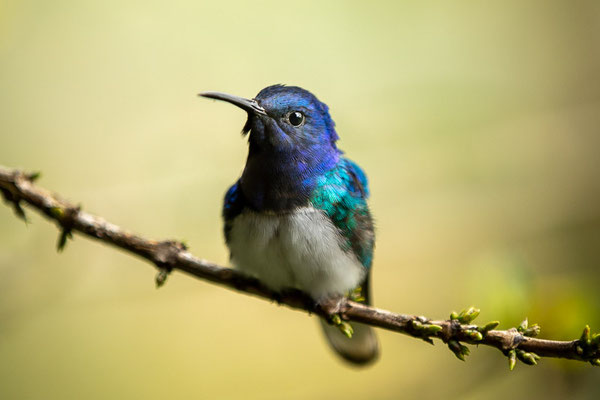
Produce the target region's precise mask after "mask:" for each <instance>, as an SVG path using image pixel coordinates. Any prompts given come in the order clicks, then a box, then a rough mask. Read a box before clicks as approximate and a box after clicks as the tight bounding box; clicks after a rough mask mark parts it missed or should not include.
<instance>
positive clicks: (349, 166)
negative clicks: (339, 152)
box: [310, 158, 375, 268]
mask: <svg viewBox="0 0 600 400" xmlns="http://www.w3.org/2000/svg"><path fill="white" fill-rule="evenodd" d="M317 182H318V183H317V186H316V188H315V190H314V191H313V193H312V196H311V198H310V202H311V204H312V205H313V207H315V208H317V209H320V210H323V211H325V214H326V215H327V216H328V217H329V218H330V219H331V221H332V222H333V224H334V225H335V226H336V227H337V228H338V229H339V230H340V232H341V233H342V235H343V236H344V238H345V239H346V242H345V246H346V248H347V249H348V250H351V251H353V252H354V254H355V255H356V257H357V258H358V259H359V260H360V262H361V263H362V265H363V266H364V267H365V268H370V267H371V262H372V260H373V246H374V244H375V243H374V242H375V237H374V233H373V222H372V218H371V213H370V212H369V207H368V206H367V198H368V197H369V187H368V183H367V177H366V175H365V174H364V172H363V171H362V169H361V168H360V167H359V166H358V165H357V164H355V163H354V162H352V161H350V160H348V159H346V158H341V159H340V161H339V162H338V164H337V165H336V167H335V168H333V169H331V170H330V171H328V172H327V173H326V174H324V175H323V176H321V177H319V179H318V181H317Z"/></svg>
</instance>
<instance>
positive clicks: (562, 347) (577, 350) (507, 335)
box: [0, 167, 600, 369]
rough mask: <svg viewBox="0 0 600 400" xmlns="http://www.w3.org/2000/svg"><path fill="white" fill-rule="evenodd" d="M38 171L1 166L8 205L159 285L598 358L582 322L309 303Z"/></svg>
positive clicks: (458, 345) (504, 346)
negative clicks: (546, 335)
mask: <svg viewBox="0 0 600 400" xmlns="http://www.w3.org/2000/svg"><path fill="white" fill-rule="evenodd" d="M38 176H39V174H27V173H24V172H22V171H19V170H12V169H7V168H4V167H0V192H1V193H2V196H3V197H4V200H5V201H6V202H7V203H8V204H10V205H12V206H13V208H14V210H15V212H16V214H17V216H18V217H20V218H22V219H26V216H25V212H24V210H23V208H22V207H21V204H22V203H27V204H28V205H29V206H31V207H33V208H35V209H36V210H38V211H39V212H41V213H42V214H44V215H45V216H46V217H47V218H49V219H51V220H53V221H55V222H56V224H57V225H58V228H59V230H60V236H59V241H58V248H59V250H61V249H63V248H64V246H65V244H66V242H67V240H68V239H69V238H70V237H71V235H72V232H79V233H81V234H83V235H87V236H89V237H93V238H95V239H98V240H100V241H102V242H104V243H109V244H112V245H113V246H116V247H119V248H121V249H123V250H125V251H127V252H129V253H133V254H136V255H138V256H140V257H142V258H144V259H146V260H147V261H149V262H151V263H152V264H154V265H155V266H156V267H157V268H158V271H159V272H158V275H157V278H156V283H157V285H158V286H160V285H162V284H163V283H164V281H165V279H166V277H167V275H168V273H169V272H171V271H172V270H174V269H178V270H180V271H183V272H186V273H187V274H189V275H193V276H195V277H197V278H200V279H204V280H208V281H211V282H213V283H216V284H219V285H221V286H225V287H227V288H229V289H233V290H237V291H240V292H245V293H248V294H252V295H255V296H258V297H262V298H264V299H267V300H273V301H276V302H278V303H280V304H285V305H287V306H289V307H291V308H295V309H298V310H304V311H307V312H309V313H315V314H317V315H319V316H322V317H325V318H328V317H331V316H332V315H334V314H338V315H339V316H340V317H341V318H342V319H343V320H347V321H356V322H361V323H364V324H369V325H372V326H376V327H379V328H383V329H388V330H391V331H395V332H400V333H404V334H407V335H410V336H413V337H416V338H420V339H423V340H425V341H427V342H429V343H433V340H432V339H441V340H442V341H443V342H444V343H447V344H448V347H449V348H450V350H452V351H453V352H454V354H455V355H456V356H457V357H458V358H460V359H462V360H464V358H465V356H466V355H467V354H468V352H469V349H468V348H467V347H466V346H464V345H463V343H465V344H477V345H486V346H491V347H495V348H497V349H499V350H500V351H501V352H502V353H503V354H504V355H505V356H507V357H508V360H509V366H510V368H511V369H512V368H513V367H514V365H515V363H516V360H517V358H518V359H519V360H521V361H522V362H524V363H526V364H529V365H535V364H536V363H537V360H538V359H539V358H540V357H555V358H568V359H572V360H579V361H587V362H590V363H591V364H592V365H596V366H599V365H600V334H594V335H591V334H590V329H589V327H587V326H586V327H585V329H584V331H583V334H582V335H581V337H580V338H579V339H576V340H572V341H556V340H545V339H537V338H534V337H533V336H536V335H537V334H538V333H539V327H538V326H537V325H533V326H531V327H530V326H528V323H527V320H525V321H523V323H522V324H521V326H519V327H518V328H511V329H508V330H495V329H494V328H495V327H496V326H497V325H498V322H496V321H494V322H490V323H488V324H486V325H484V326H477V325H473V324H472V323H471V322H472V321H473V320H474V319H475V317H477V315H478V314H479V310H477V309H474V308H470V309H468V310H464V311H462V312H461V313H460V314H459V313H455V312H453V313H452V314H451V316H450V319H448V320H430V319H428V318H425V317H420V316H414V315H405V314H396V313H393V312H390V311H386V310H382V309H379V308H375V307H369V306H366V305H364V304H361V303H359V302H355V301H351V300H349V299H346V298H343V299H332V300H330V301H329V300H328V301H325V302H323V303H321V304H314V302H313V301H312V300H311V299H310V298H309V297H308V296H307V295H306V294H304V293H302V292H300V291H297V290H289V291H285V292H284V293H275V292H273V291H272V290H270V289H268V288H267V287H265V286H264V285H263V284H261V283H260V282H259V281H258V280H256V279H254V278H250V277H248V276H246V275H243V274H242V273H240V272H238V271H236V270H233V269H230V268H226V267H222V266H219V265H217V264H214V263H211V262H209V261H206V260H203V259H199V258H196V257H194V256H193V255H192V254H191V253H190V252H188V251H187V249H186V246H185V245H184V244H183V243H180V242H177V241H170V240H168V241H156V240H150V239H146V238H144V237H142V236H139V235H136V234H133V233H131V232H128V231H126V230H123V229H121V228H120V227H118V226H116V225H114V224H112V223H110V222H108V221H106V220H104V219H103V218H100V217H97V216H95V215H92V214H89V213H87V212H85V211H82V210H81V208H80V207H79V206H75V205H73V204H71V203H69V202H67V201H66V200H63V199H62V198H61V197H59V196H58V195H55V194H53V193H51V192H49V191H48V190H46V189H43V188H41V187H38V186H36V185H35V184H34V183H33V182H34V180H35V179H36V178H38Z"/></svg>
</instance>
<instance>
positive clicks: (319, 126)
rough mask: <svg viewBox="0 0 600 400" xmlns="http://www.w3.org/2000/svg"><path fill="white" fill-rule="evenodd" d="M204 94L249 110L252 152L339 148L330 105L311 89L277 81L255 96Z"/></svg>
mask: <svg viewBox="0 0 600 400" xmlns="http://www.w3.org/2000/svg"><path fill="white" fill-rule="evenodd" d="M200 96H203V97H208V98H211V99H217V100H223V101H226V102H228V103H231V104H233V105H236V106H238V107H240V108H242V109H243V110H245V111H246V112H247V113H248V121H247V122H246V125H244V128H243V130H242V133H244V134H247V133H250V137H249V142H250V151H251V152H254V151H256V152H261V153H262V152H267V153H269V152H275V153H281V152H283V153H289V154H296V153H306V155H307V156H309V155H316V154H313V153H331V154H337V153H338V152H339V151H338V150H337V147H336V145H335V142H336V140H337V139H338V136H337V134H336V132H335V128H334V123H333V120H332V119H331V117H330V116H329V109H328V107H327V105H325V104H324V103H322V102H320V101H319V100H318V99H317V98H316V97H315V96H314V95H313V94H312V93H310V92H309V91H308V90H304V89H302V88H299V87H296V86H283V85H274V86H269V87H266V88H264V89H263V90H261V91H260V93H258V95H257V96H256V97H255V98H253V99H245V98H241V97H237V96H233V95H229V94H225V93H219V92H204V93H200Z"/></svg>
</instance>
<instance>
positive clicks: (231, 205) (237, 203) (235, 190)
mask: <svg viewBox="0 0 600 400" xmlns="http://www.w3.org/2000/svg"><path fill="white" fill-rule="evenodd" d="M245 205H246V200H245V199H244V195H243V193H242V189H241V187H240V181H239V180H238V181H237V182H236V183H234V184H233V185H232V186H231V187H230V188H229V190H227V193H226V194H225V200H224V202H223V221H224V226H223V229H224V233H225V241H226V242H227V243H229V239H230V235H229V234H230V232H231V228H232V225H233V220H234V219H235V217H237V216H238V215H239V214H240V213H241V212H242V210H243V209H244V207H245Z"/></svg>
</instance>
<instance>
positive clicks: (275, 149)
mask: <svg viewBox="0 0 600 400" xmlns="http://www.w3.org/2000/svg"><path fill="white" fill-rule="evenodd" d="M201 96H204V97H208V98H212V99H217V100H222V101H226V102H228V103H231V104H233V105H236V106H238V107H240V108H242V109H243V110H245V111H246V112H247V113H248V120H247V122H246V124H245V126H244V128H243V130H242V132H243V134H247V135H248V142H249V151H248V158H247V160H246V166H245V168H244V170H243V172H242V176H241V177H240V178H239V179H238V180H237V182H235V183H234V184H233V186H231V187H230V188H229V190H228V191H227V194H226V195H225V201H224V206H223V219H224V224H225V229H224V230H225V240H226V243H227V246H228V247H229V250H230V256H231V262H232V264H233V266H234V267H235V268H237V269H239V270H240V271H242V272H244V273H246V274H248V275H250V276H253V277H255V278H257V279H259V280H260V281H261V282H262V283H264V284H265V285H266V286H268V287H269V288H271V289H272V290H274V291H282V290H284V289H286V288H295V289H299V290H302V291H303V292H305V293H307V294H308V295H310V296H311V298H312V299H313V300H314V301H315V302H316V303H318V302H319V301H322V300H324V299H327V298H332V297H339V296H345V295H348V294H354V295H356V293H359V295H358V297H360V300H362V301H365V302H366V303H367V304H369V302H370V300H371V299H370V293H369V291H370V288H369V277H370V273H371V264H372V258H373V247H374V243H375V235H374V229H373V220H372V217H371V213H370V211H369V208H368V206H367V198H368V197H369V188H368V183H367V177H366V175H365V173H364V172H363V170H362V169H361V168H360V167H359V166H358V165H357V164H355V163H354V162H352V161H350V160H349V159H347V158H345V157H343V155H342V151H341V150H339V149H338V147H337V145H336V142H337V140H338V135H337V133H336V130H335V127H334V122H333V120H332V119H331V117H330V115H329V109H328V107H327V105H325V104H324V103H322V102H321V101H319V100H318V99H317V98H316V97H315V96H314V95H313V94H312V93H310V92H309V91H307V90H304V89H302V88H299V87H294V86H283V85H274V86H269V87H267V88H265V89H263V90H261V91H260V93H258V95H257V96H256V97H255V98H253V99H245V98H241V97H237V96H233V95H229V94H225V93H219V92H205V93H201ZM321 325H322V327H323V331H324V333H325V336H326V338H327V340H328V342H329V343H330V345H331V346H332V348H333V349H334V350H335V351H336V352H337V353H338V354H340V355H341V356H342V357H343V358H345V359H346V360H348V361H350V362H352V363H355V364H366V363H368V362H370V361H372V360H374V359H376V357H377V355H378V350H379V349H378V341H377V337H376V336H375V333H374V331H373V329H372V328H370V327H368V326H366V325H361V324H357V323H353V324H352V326H353V331H354V333H353V334H352V335H351V336H352V337H351V338H349V337H347V335H345V334H344V332H343V331H342V330H340V329H338V327H336V326H332V325H330V324H328V323H327V322H326V321H324V320H322V321H321ZM346 333H347V332H346Z"/></svg>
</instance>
